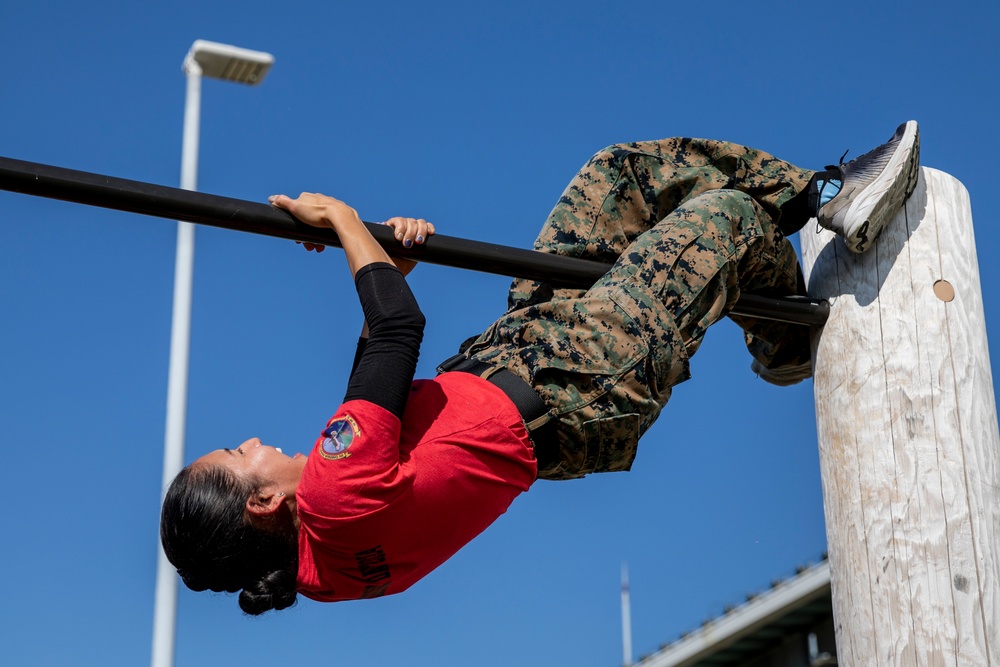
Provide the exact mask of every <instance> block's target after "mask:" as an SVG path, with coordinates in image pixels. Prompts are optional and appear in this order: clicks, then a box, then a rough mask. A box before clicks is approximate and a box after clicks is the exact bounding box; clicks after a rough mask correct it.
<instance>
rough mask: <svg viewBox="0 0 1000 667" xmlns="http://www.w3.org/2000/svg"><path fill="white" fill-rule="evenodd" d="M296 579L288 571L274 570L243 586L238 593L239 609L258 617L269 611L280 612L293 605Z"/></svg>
mask: <svg viewBox="0 0 1000 667" xmlns="http://www.w3.org/2000/svg"><path fill="white" fill-rule="evenodd" d="M296 584H297V582H296V578H295V575H294V574H293V573H292V572H289V571H288V570H275V571H273V572H270V573H268V574H266V575H264V577H262V578H261V579H260V580H259V581H257V582H255V583H253V584H251V585H249V586H245V587H244V588H243V592H242V593H240V609H242V610H243V611H244V612H246V613H247V614H250V615H252V616H258V615H260V614H263V613H264V612H266V611H270V610H271V609H275V610H278V611H280V610H282V609H287V608H288V607H291V606H292V605H293V604H295V599H296V591H295V587H296Z"/></svg>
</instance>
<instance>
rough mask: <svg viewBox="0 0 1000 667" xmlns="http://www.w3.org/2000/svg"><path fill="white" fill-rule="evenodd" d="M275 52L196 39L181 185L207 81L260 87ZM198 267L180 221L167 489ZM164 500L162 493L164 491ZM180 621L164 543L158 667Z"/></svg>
mask: <svg viewBox="0 0 1000 667" xmlns="http://www.w3.org/2000/svg"><path fill="white" fill-rule="evenodd" d="M273 63H274V56H272V55H271V54H270V53H263V52H261V51H250V50H248V49H241V48H238V47H235V46H229V45H227V44H217V43H215V42H206V41H205V40H201V39H199V40H196V41H195V43H194V44H192V45H191V50H190V51H188V54H187V57H185V58H184V65H183V69H184V73H185V75H187V98H186V102H185V104H184V140H183V144H182V147H181V187H182V188H183V189H185V190H196V189H197V181H198V129H199V122H200V116H201V79H202V77H203V76H207V77H209V78H213V79H222V80H224V81H234V82H236V83H245V84H250V85H256V84H258V83H260V82H261V81H263V80H264V76H265V75H266V74H267V72H268V70H269V69H270V68H271V65H272V64H273ZM193 268H194V225H192V224H191V223H188V222H178V223H177V257H176V262H175V267H174V311H173V324H172V327H171V330H170V368H169V371H168V377H167V425H166V434H165V436H164V445H163V489H162V491H163V493H166V490H167V485H168V484H170V482H171V480H173V478H174V477H175V476H176V475H177V473H178V472H180V469H181V467H182V466H183V464H184V427H185V420H186V413H187V385H188V351H189V349H190V340H191V284H192V272H193ZM161 498H162V495H161ZM176 624H177V574H176V572H175V570H174V568H173V566H172V565H170V562H169V561H168V560H167V557H166V556H165V555H164V553H163V547H162V546H161V547H160V549H159V559H158V561H157V568H156V602H155V610H154V614H153V657H152V665H153V667H172V665H173V664H174V634H175V629H176Z"/></svg>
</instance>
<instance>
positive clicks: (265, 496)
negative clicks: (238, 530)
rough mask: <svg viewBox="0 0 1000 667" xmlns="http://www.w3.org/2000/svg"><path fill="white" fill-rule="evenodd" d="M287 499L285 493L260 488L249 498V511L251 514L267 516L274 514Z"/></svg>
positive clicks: (247, 505)
mask: <svg viewBox="0 0 1000 667" xmlns="http://www.w3.org/2000/svg"><path fill="white" fill-rule="evenodd" d="M284 500H285V494H283V493H282V494H278V493H277V492H273V491H270V490H268V489H260V490H259V491H257V493H255V494H253V495H252V496H250V497H249V498H247V504H246V508H247V512H249V513H250V516H256V517H267V516H271V515H273V514H274V513H275V512H277V511H278V508H280V507H281V503H282V502H284Z"/></svg>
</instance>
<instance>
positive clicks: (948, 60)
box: [0, 0, 1000, 667]
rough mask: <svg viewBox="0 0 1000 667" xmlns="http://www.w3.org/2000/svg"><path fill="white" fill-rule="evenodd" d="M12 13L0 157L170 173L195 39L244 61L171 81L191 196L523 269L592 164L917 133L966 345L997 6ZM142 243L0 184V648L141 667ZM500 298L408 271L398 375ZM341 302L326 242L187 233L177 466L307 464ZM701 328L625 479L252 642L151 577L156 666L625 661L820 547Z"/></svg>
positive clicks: (14, 653) (804, 451)
mask: <svg viewBox="0 0 1000 667" xmlns="http://www.w3.org/2000/svg"><path fill="white" fill-rule="evenodd" d="M875 4H876V3H844V4H841V5H837V6H834V5H831V4H829V3H792V2H776V3H766V4H765V3H744V2H730V1H728V0H727V1H722V2H717V3H712V4H705V3H687V4H684V5H682V4H680V3H673V2H662V1H661V2H645V1H635V2H630V3H618V4H616V3H607V2H602V3H597V2H590V1H587V0H576V1H575V2H550V3H545V2H525V1H522V0H513V1H509V2H505V3H500V4H495V5H486V4H477V3H457V2H456V3H435V2H429V3H399V2H377V1H372V2H368V3H341V2H326V3H320V2H313V3H305V2H295V1H289V2H285V3H280V4H279V3H265V2H259V1H248V2H241V3H221V2H213V1H211V0H201V1H200V2H190V1H177V2H169V3H167V2H155V3H154V2H150V3H134V2H93V3H71V2H46V1H44V0H39V1H36V2H31V3H7V4H6V5H5V6H4V7H3V8H2V9H0V51H2V53H3V59H2V62H0V91H2V96H0V99H2V103H0V127H2V128H3V130H2V131H0V155H3V156H6V157H13V158H18V159H24V160H31V161H36V162H43V163H48V164H55V165H59V166H64V167H70V168H74V169H82V170H85V171H92V172H98V173H105V174H110V175H114V176H121V177H126V178H132V179H136V180H142V181H149V182H153V183H161V184H166V185H177V184H178V182H179V172H180V153H181V126H182V110H183V105H184V77H183V74H182V73H181V68H180V66H181V62H182V60H183V57H184V55H185V53H186V52H187V49H188V48H189V46H190V45H191V43H192V42H193V41H194V40H195V39H209V40H213V41H219V42H225V43H231V44H236V45H239V46H243V47H246V48H252V49H259V50H265V51H269V52H271V53H273V54H274V55H275V58H276V63H275V66H274V68H273V70H272V72H271V73H270V74H269V75H268V78H267V80H266V81H265V82H264V83H263V85H261V86H260V87H256V88H249V87H242V86H237V85H234V84H227V83H222V82H217V81H206V82H205V85H204V89H203V114H202V135H201V137H202V141H201V153H200V177H199V189H201V190H203V191H206V192H212V193H216V194H222V195H227V196H231V197H238V198H242V199H249V200H255V201H264V200H265V199H266V197H267V196H268V195H270V194H273V193H276V192H285V193H288V194H293V195H294V194H297V193H298V192H299V191H302V190H312V191H317V190H318V191H322V192H326V193H329V194H334V195H336V196H338V197H340V198H342V199H344V200H346V201H348V202H349V203H351V204H352V205H353V206H355V207H356V208H357V209H358V210H359V212H360V213H361V215H362V217H363V218H364V219H366V220H381V219H385V218H386V217H389V216H392V215H410V216H422V217H425V218H427V219H429V220H432V221H434V222H435V223H436V224H437V225H438V228H439V230H440V231H441V232H442V233H447V234H450V235H455V236H461V237H467V238H474V239H480V240H486V241H494V242H498V243H502V244H507V245H515V246H521V247H527V246H529V245H530V243H531V242H532V240H533V238H534V235H535V233H536V232H537V231H538V229H539V227H540V225H541V223H542V221H543V220H544V218H545V215H546V214H547V213H548V211H549V210H550V209H551V207H552V205H553V204H554V202H555V200H556V198H557V197H558V195H559V193H560V192H561V191H562V188H563V186H564V185H565V183H566V182H567V181H568V179H569V178H570V177H571V176H572V175H573V173H574V172H575V171H576V169H577V168H578V167H579V166H580V165H581V164H582V163H583V162H584V161H585V160H586V159H587V157H588V156H589V155H590V154H592V153H593V152H595V151H596V150H598V149H599V148H601V147H603V146H605V145H607V144H610V143H614V142H621V141H633V140H642V139H655V138H660V137H666V136H673V135H687V136H702V137H711V138H719V139H728V140H732V141H737V142H741V143H746V144H750V145H753V146H756V147H759V148H762V149H765V150H768V151H770V152H772V153H775V154H777V155H778V156H780V157H783V158H784V159H787V160H789V161H791V162H794V163H796V164H798V165H800V166H803V167H808V168H821V167H822V166H824V165H826V164H829V163H832V162H835V161H836V160H837V158H839V157H840V155H841V154H842V153H843V152H844V151H845V150H847V149H850V150H851V155H853V156H856V155H858V154H860V153H862V152H864V151H866V150H868V149H869V148H871V147H872V146H874V145H876V144H878V143H880V142H882V141H883V140H885V139H886V138H888V136H889V135H890V134H891V133H892V131H893V130H894V128H895V127H896V125H897V124H898V123H900V122H902V121H904V120H907V119H910V118H915V119H917V120H918V121H919V122H920V123H921V131H922V139H923V144H922V156H923V163H924V164H925V165H927V166H932V167H935V168H938V169H941V170H943V171H946V172H948V173H950V174H952V175H954V176H955V177H956V178H958V179H959V180H961V181H962V182H963V183H964V184H965V186H966V187H967V188H968V189H969V191H970V193H971V196H972V205H973V213H974V219H975V221H976V237H977V245H978V253H979V257H980V270H981V276H982V283H983V285H984V300H985V306H986V316H987V328H988V331H989V333H990V335H991V336H992V344H991V349H992V350H993V351H994V355H993V356H994V358H998V357H997V355H996V354H995V352H996V350H997V341H998V340H1000V335H998V334H997V326H998V325H997V318H998V317H1000V296H998V294H997V291H996V290H995V289H992V287H994V286H996V285H997V284H998V281H1000V268H998V263H997V262H995V261H993V260H992V258H991V255H990V250H991V249H992V248H995V247H996V246H997V243H998V242H1000V231H998V228H997V224H996V220H995V218H996V216H995V215H994V214H993V213H992V210H991V208H990V207H989V206H988V204H989V199H988V197H989V196H990V192H992V191H993V189H994V184H993V181H994V179H995V173H996V166H995V162H996V155H997V152H998V151H997V149H998V139H997V133H996V131H995V130H994V122H995V109H996V107H997V105H998V101H1000V100H998V94H997V87H996V82H995V75H996V71H997V68H998V64H1000V63H998V55H1000V53H998V50H1000V46H998V43H997V41H996V39H995V36H994V35H993V34H992V26H995V25H996V24H997V22H998V20H1000V10H998V9H997V8H996V7H994V6H992V5H987V4H986V3H983V4H973V3H964V2H956V3H948V4H946V5H942V4H941V3H923V2H911V3H906V4H901V3H877V6H870V5H875ZM175 230H176V225H175V224H174V223H172V222H171V221H167V220H160V219H156V218H149V217H142V216H136V215H130V214H124V213H118V212H112V211H105V210H100V209H94V208H88V207H84V206H78V205H72V204H67V203H62V202H54V201H48V200H42V199H37V198H33V197H27V196H23V195H15V194H11V193H7V192H0V313H2V318H3V320H2V321H3V326H2V327H0V443H2V450H3V457H4V464H3V471H4V475H3V478H4V481H5V489H6V490H7V493H5V494H4V498H5V499H6V508H5V511H3V512H2V513H0V535H2V536H3V537H2V539H3V548H2V549H0V571H2V572H4V573H5V577H4V586H3V589H4V598H5V600H6V604H4V605H3V607H2V609H0V628H2V630H0V661H2V662H4V663H5V664H18V665H64V664H66V665H68V664H73V665H136V664H145V663H146V662H148V660H149V651H150V641H151V635H152V615H153V587H154V571H155V555H156V540H157V520H158V511H159V499H160V476H161V465H162V445H163V428H164V419H165V402H166V377H167V359H168V343H169V324H170V308H171V298H172V286H173V261H174V239H175V233H176V232H175ZM507 282H508V281H507V280H506V279H504V278H500V277H494V276H487V275H482V274H476V273H471V272H459V271H457V270H454V269H448V268H441V267H433V266H422V267H419V268H418V270H417V271H416V272H415V273H414V275H413V277H412V284H413V286H414V290H415V292H416V294H417V296H418V299H419V300H420V303H421V305H422V307H423V309H424V312H425V313H426V315H427V318H428V321H429V325H428V329H427V336H426V342H425V344H424V347H423V350H422V355H421V362H420V367H419V369H418V375H423V376H427V375H429V374H431V373H432V372H433V367H434V365H435V364H436V363H437V362H439V361H440V360H442V359H444V358H446V357H448V356H450V355H451V354H452V353H453V350H454V348H455V346H456V345H457V344H458V342H460V341H461V340H463V339H464V338H465V337H466V336H468V335H470V334H472V333H474V332H477V331H480V330H482V329H483V328H485V327H486V326H487V325H488V324H489V323H490V322H491V321H492V319H494V318H495V317H496V316H497V315H499V314H500V312H501V310H502V308H503V303H504V298H505V289H506V285H507ZM360 319H361V318H360V312H359V310H358V309H357V308H356V305H355V295H354V292H353V287H352V284H351V282H350V279H349V276H348V272H347V269H346V265H345V262H344V261H343V257H342V255H341V254H340V253H339V252H338V251H329V252H326V253H324V254H323V255H321V256H317V255H313V254H307V253H305V252H304V251H303V250H302V249H301V248H299V247H297V246H296V245H295V244H293V243H291V242H285V241H280V240H275V239H270V238H265V237H256V236H252V235H248V234H240V233H235V232H227V231H223V230H215V229H208V228H200V229H199V230H198V233H197V250H196V268H195V302H194V315H193V338H192V356H191V387H190V403H189V409H188V428H187V450H188V456H187V459H188V460H191V459H193V458H195V457H197V456H199V455H200V454H201V453H204V452H206V451H208V450H210V449H214V448H216V447H221V446H231V445H233V444H235V443H239V442H240V441H242V440H243V439H245V438H247V437H251V436H255V435H256V436H260V437H261V438H262V439H263V440H264V441H265V442H268V443H272V444H276V445H280V446H282V447H284V448H285V451H286V452H287V451H290V450H292V451H308V449H309V447H310V446H311V444H312V442H313V440H314V438H315V436H316V434H317V432H318V431H319V430H320V429H321V428H322V426H323V424H324V422H325V420H326V419H327V418H328V416H329V415H330V414H332V412H333V410H334V409H335V408H336V406H337V405H338V403H339V399H340V398H341V397H342V395H343V389H344V384H345V379H346V373H347V371H348V369H349V364H350V360H351V355H352V351H353V345H354V341H355V340H356V336H357V332H358V328H359V326H360ZM749 362H750V359H749V357H748V355H747V354H746V352H745V351H744V350H743V348H742V344H741V340H740V336H739V332H738V330H737V329H736V328H735V327H734V326H732V325H730V324H728V323H724V324H722V325H720V326H718V327H716V328H715V329H713V331H712V332H711V333H710V334H709V336H708V338H707V341H706V343H705V345H704V346H703V348H702V350H701V351H700V352H699V354H698V356H697V357H695V359H694V363H693V373H694V378H693V379H692V380H690V381H689V382H687V383H686V384H684V385H682V386H680V387H678V388H677V390H676V391H675V393H674V398H673V399H672V401H671V403H670V405H669V406H668V407H667V409H666V410H665V412H664V414H663V415H662V417H661V419H660V421H659V422H658V423H657V425H656V426H655V427H654V429H653V430H652V431H650V433H648V434H647V436H646V437H645V439H644V440H643V443H642V445H641V447H640V453H639V456H638V459H637V461H636V464H635V466H634V468H633V471H632V472H630V473H618V474H611V475H603V476H601V475H599V476H593V477H590V478H588V479H585V480H582V481H575V482H562V483H553V482H540V483H538V484H536V485H535V487H533V488H532V490H531V491H530V492H529V493H528V494H526V495H525V496H523V497H521V498H519V499H518V500H517V501H516V502H515V504H514V505H513V507H512V508H511V510H510V511H509V512H508V513H507V514H506V515H505V516H503V517H502V518H501V519H500V520H499V521H498V522H497V523H496V524H495V525H494V526H493V527H491V528H490V529H489V530H488V531H487V532H486V533H485V534H483V535H482V536H481V537H480V538H478V539H477V540H475V541H474V542H473V543H472V544H471V545H469V546H468V547H467V548H466V549H465V550H463V551H462V552H461V553H460V554H458V555H457V556H455V557H454V558H453V559H452V560H450V561H449V562H448V563H446V564H445V565H444V566H443V567H441V568H440V569H439V570H438V571H436V572H434V573H433V574H432V575H431V576H429V577H428V578H426V579H425V580H424V581H422V582H421V583H420V584H418V585H417V586H415V587H414V588H413V589H411V590H410V591H408V592H406V593H405V594H403V595H400V596H392V597H388V598H383V599H379V600H372V601H364V602H357V603H347V604H337V605H322V604H318V603H313V602H310V601H308V600H304V599H303V600H301V601H300V603H299V604H298V605H297V606H296V607H295V608H293V609H292V610H289V611H285V612H281V613H278V614H271V615H268V616H266V617H263V618H260V619H248V618H245V617H243V616H242V615H241V613H240V612H239V610H238V607H237V604H236V600H235V599H234V598H232V597H229V596H226V595H215V594H195V593H191V592H189V591H186V590H182V592H181V595H180V605H179V606H180V613H179V620H178V637H177V664H178V665H214V664H240V663H244V664H245V663H248V662H249V661H251V660H253V661H254V662H255V663H256V664H267V663H269V662H271V663H278V662H281V663H285V664H287V663H290V662H295V663H302V664H317V663H323V664H325V663H333V662H339V663H343V664H351V663H357V662H358V661H362V660H364V661H365V662H366V664H408V665H414V666H417V667H419V666H421V665H452V664H463V663H464V664H473V663H474V664H478V665H483V666H489V665H511V664H520V665H541V664H574V665H593V666H595V667H598V666H602V667H613V666H614V665H618V664H619V663H620V660H621V648H620V620H619V606H618V588H619V584H618V576H619V567H620V563H621V562H622V561H627V562H628V564H629V568H630V571H631V580H632V603H633V609H632V618H633V636H634V644H635V650H636V653H637V654H640V653H648V652H651V651H654V650H656V649H657V647H658V646H659V645H660V644H662V643H666V642H670V641H673V640H675V639H676V638H677V637H678V636H679V634H680V633H681V632H683V631H685V630H690V629H692V628H695V627H697V626H698V625H700V623H701V622H702V621H703V620H705V619H707V618H710V617H713V616H715V615H717V614H719V613H720V612H721V611H722V609H723V607H724V606H725V605H729V604H736V603H739V602H741V601H742V600H743V599H744V597H745V595H746V594H747V593H750V592H754V591H760V590H763V589H765V588H767V587H768V586H769V584H770V582H771V581H772V580H773V579H777V578H783V577H787V576H789V575H790V574H792V573H793V572H794V568H795V567H796V566H797V565H800V564H805V563H811V562H815V561H816V560H818V559H819V558H820V556H821V554H822V553H823V552H824V551H825V549H826V540H825V535H824V526H823V511H822V498H821V489H820V475H819V467H818V458H817V453H816V442H815V438H816V435H815V423H814V409H813V399H812V385H811V383H809V382H806V383H804V384H802V385H799V386H797V387H793V388H788V389H778V388H775V387H771V386H769V385H766V384H764V383H763V382H762V381H759V380H757V379H756V378H754V376H753V375H752V374H751V372H750V371H749Z"/></svg>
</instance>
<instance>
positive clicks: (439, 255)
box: [0, 157, 829, 326]
mask: <svg viewBox="0 0 1000 667" xmlns="http://www.w3.org/2000/svg"><path fill="white" fill-rule="evenodd" d="M0 189H3V190H9V191H11V192H18V193H22V194H28V195H35V196H38V197H48V198H51V199H60V200H63V201H69V202H74V203H77V204H88V205H91V206H100V207H103V208H110V209H115V210H118V211H127V212H130V213H141V214H144V215H151V216H155V217H158V218H167V219H170V220H184V221H187V222H195V223H199V224H203V225H210V226H212V227H221V228H223V229H232V230H235V231H241V232H252V233H254V234H263V235H266V236H274V237H277V238H283V239H290V240H293V241H304V242H308V243H320V244H323V245H329V246H336V247H340V241H339V239H338V238H337V235H336V234H335V233H334V232H333V231H332V230H329V229H319V228H317V227H310V226H309V225H306V224H303V223H301V222H299V221H298V220H296V219H295V218H293V217H292V216H291V215H289V214H288V213H286V212H285V211H282V210H279V209H276V208H274V207H272V206H270V205H268V204H263V203H258V202H250V201H243V200H240V199H232V198H230V197H222V196H219V195H211V194H207V193H204V192H195V191H191V190H182V189H180V188H172V187H167V186H164V185H153V184H151V183H143V182H141V181H132V180H128V179H124V178H116V177H113V176H103V175H100V174H93V173H90V172H85V171H76V170H73V169H65V168H63V167H53V166H50V165H44V164H39V163H37V162H26V161H24V160H14V159H12V158H6V157H0ZM365 224H366V225H367V227H368V230H369V231H370V232H371V233H372V236H374V237H375V239H376V240H377V241H378V242H379V244H380V245H381V246H382V247H383V248H385V250H386V251H387V252H388V253H389V254H390V255H392V256H395V257H407V258H411V259H415V260H419V261H421V262H428V263H431V264H441V265H444V266H452V267H455V268H459V269H469V270H472V271H482V272H485V273H492V274H498V275H503V276H510V277H512V278H529V279H532V280H542V281H546V282H551V283H553V284H555V285H559V286H563V287H582V288H586V287H590V286H591V285H593V284H594V282H596V281H597V279H598V278H600V277H601V276H603V275H604V274H605V273H607V271H608V269H609V268H611V265H610V264H604V263H602V262H595V261H592V260H587V259H579V258H576V257H565V256H563V255H552V254H549V253H543V252H536V251H533V250H524V249H521V248H512V247H509V246H502V245H497V244H493V243H485V242H482V241H470V240H468V239H462V238H458V237H454V236H446V235H444V234H435V235H434V236H432V237H431V238H430V239H428V240H427V242H426V243H424V244H423V245H421V246H415V247H413V248H409V249H407V248H404V247H402V246H401V245H400V244H399V243H398V242H397V241H396V240H395V239H394V238H393V234H392V230H391V229H389V228H388V227H385V226H383V225H377V224H373V223H365ZM732 314H734V315H743V316H747V317H755V318H760V319H771V320H778V321H782V322H791V323H794V324H806V325H814V326H820V325H822V324H824V323H825V322H826V318H827V315H828V314H829V306H828V305H827V303H826V302H825V301H817V300H812V299H808V298H805V297H786V298H774V297H760V296H756V295H749V294H745V295H742V296H741V297H740V299H739V301H738V302H737V304H736V306H735V307H734V308H733V311H732Z"/></svg>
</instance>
